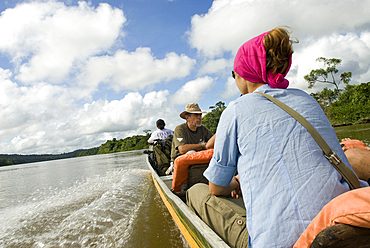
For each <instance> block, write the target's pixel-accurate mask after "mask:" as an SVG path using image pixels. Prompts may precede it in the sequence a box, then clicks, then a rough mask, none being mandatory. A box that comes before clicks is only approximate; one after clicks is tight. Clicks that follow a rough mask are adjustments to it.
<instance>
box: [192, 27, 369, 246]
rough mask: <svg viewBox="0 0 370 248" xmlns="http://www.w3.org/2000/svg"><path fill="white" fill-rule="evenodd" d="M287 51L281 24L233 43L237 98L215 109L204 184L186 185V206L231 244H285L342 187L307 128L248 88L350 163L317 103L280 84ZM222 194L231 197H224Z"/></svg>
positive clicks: (289, 59) (290, 243)
mask: <svg viewBox="0 0 370 248" xmlns="http://www.w3.org/2000/svg"><path fill="white" fill-rule="evenodd" d="M292 54H293V49H292V41H291V40H290V34H289V32H288V31H287V30H285V29H284V28H275V29H273V30H271V31H269V32H266V33H263V34H261V35H259V36H257V37H255V38H253V39H251V40H250V41H247V42H246V43H245V44H243V45H242V46H241V47H240V49H239V50H238V52H237V54H236V57H235V60H234V71H233V72H232V75H233V77H234V78H235V82H236V85H237V87H238V88H239V90H240V92H241V93H242V96H241V97H239V98H238V99H236V100H235V101H233V102H231V103H230V104H229V105H228V107H227V108H226V109H225V110H224V112H223V113H222V115H221V118H220V122H219V124H218V128H217V132H216V140H215V147H214V154H213V157H212V159H211V162H210V163H209V167H208V168H207V169H206V171H205V172H204V176H205V177H206V178H207V179H208V180H209V185H205V184H196V185H194V186H193V187H192V188H190V189H189V190H188V191H187V204H188V205H189V207H190V208H191V209H193V210H194V212H195V213H196V214H198V215H199V216H200V217H201V218H202V219H203V220H204V221H205V222H206V223H207V224H208V225H209V226H210V227H211V228H212V229H213V230H215V232H216V233H217V234H218V235H219V236H220V237H221V238H222V239H223V240H225V241H226V242H227V243H228V244H229V245H230V246H231V247H246V245H247V244H248V247H292V246H293V245H294V243H295V242H296V241H297V239H298V238H299V236H300V235H301V233H302V232H303V231H304V230H305V229H306V227H307V226H308V224H309V223H310V222H311V221H312V219H313V218H314V217H315V216H316V215H317V214H318V213H319V212H320V210H321V209H322V207H323V206H324V205H325V204H327V203H328V202H329V201H330V200H331V199H333V198H334V197H336V196H338V195H340V194H342V193H344V192H347V191H349V185H348V184H347V182H346V181H345V180H342V176H341V174H340V173H339V172H338V171H337V170H336V169H335V168H334V167H333V166H332V164H331V163H330V162H329V161H328V159H326V158H325V157H324V156H323V151H322V149H321V148H320V147H319V145H318V144H317V143H316V141H315V140H314V138H313V137H312V136H311V134H310V133H309V132H308V131H307V130H306V129H305V128H304V127H303V126H302V125H300V124H299V123H298V122H297V121H296V120H295V119H294V118H293V117H291V116H290V115H289V114H288V113H286V112H285V111H284V110H282V109H281V108H280V107H278V106H277V105H275V104H274V103H273V102H271V101H269V100H268V99H267V98H265V97H264V96H262V95H260V94H257V93H254V92H261V93H265V94H268V95H270V96H273V97H274V98H276V99H278V100H280V101H281V102H283V103H285V104H286V105H288V106H289V107H291V108H292V109H294V110H295V111H297V112H298V113H300V114H301V115H302V116H303V117H304V118H305V119H306V120H307V121H309V122H310V123H311V124H312V125H313V126H314V128H315V129H316V130H317V131H318V132H319V133H320V135H321V136H322V137H323V139H324V140H325V141H326V143H328V145H329V146H330V147H331V149H332V150H333V151H334V152H335V153H336V154H337V155H338V157H339V158H340V159H341V160H342V161H343V162H344V163H345V164H346V165H348V166H349V167H350V165H349V163H348V160H347V158H346V156H345V155H344V153H343V151H342V149H341V147H340V145H339V142H338V140H337V137H336V133H335V131H334V129H333V128H332V126H331V124H330V122H329V120H328V119H327V118H326V116H325V113H324V112H323V111H322V109H321V107H320V105H319V104H318V103H317V101H316V100H315V99H313V98H312V97H311V96H310V95H308V94H307V93H305V92H304V91H302V90H298V89H286V88H287V87H288V85H289V82H288V80H287V79H285V75H286V74H287V73H288V71H289V69H290V66H291V62H292ZM236 171H238V175H237V176H235V173H236ZM363 183H365V182H363ZM241 193H242V195H243V197H241ZM230 194H231V195H232V196H236V197H237V198H238V199H234V200H231V199H233V198H230V197H229V198H227V197H226V196H230ZM238 200H239V201H238ZM242 203H244V206H245V209H243V205H242Z"/></svg>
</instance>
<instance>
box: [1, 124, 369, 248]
mask: <svg viewBox="0 0 370 248" xmlns="http://www.w3.org/2000/svg"><path fill="white" fill-rule="evenodd" d="M335 130H336V133H337V136H338V139H339V140H341V139H342V138H352V139H360V140H362V141H364V142H365V143H366V144H367V145H370V124H361V125H353V126H345V127H336V128H335ZM0 223H1V224H0V247H16V248H19V247H133V248H134V247H135V248H137V247H188V245H187V244H186V242H185V241H184V240H183V238H182V236H181V233H180V231H179V229H178V228H177V226H176V224H175V223H174V221H173V220H172V218H171V216H170V214H169V213H168V211H167V209H166V208H165V206H164V204H163V202H162V201H161V199H160V196H159V195H158V193H157V191H156V189H155V187H154V185H153V182H152V179H151V177H150V173H149V170H148V169H147V165H146V155H145V154H143V153H142V151H130V152H120V153H113V154H104V155H95V156H88V157H80V158H72V159H63V160H54V161H47V162H39V163H31V164H23V165H14V166H7V167H0Z"/></svg>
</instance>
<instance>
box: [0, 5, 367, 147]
mask: <svg viewBox="0 0 370 248" xmlns="http://www.w3.org/2000/svg"><path fill="white" fill-rule="evenodd" d="M369 6H370V0H341V1H338V0H306V1H296V0H290V1H271V0H214V1H210V0H121V1H111V0H107V1H104V2H101V1H95V0H94V1H75V0H67V1H48V0H43V1H41V0H28V1H16V0H6V1H2V2H0V154H46V153H52V154H58V153H64V152H71V151H74V150H77V149H88V148H92V147H97V146H100V145H101V144H103V143H105V142H106V141H107V140H111V139H113V138H116V139H123V138H126V137H129V136H132V135H144V134H145V133H144V130H151V132H153V131H155V130H156V126H155V122H156V120H157V119H159V118H162V119H164V120H165V122H166V124H167V125H166V127H167V128H169V129H172V130H173V129H174V128H175V127H176V126H177V125H179V124H181V123H183V122H184V121H183V120H182V119H181V118H180V117H179V114H180V113H181V112H182V111H183V110H184V109H185V105H186V104H187V103H192V102H196V103H198V104H199V106H200V107H201V109H202V110H205V111H210V110H209V107H210V106H214V105H215V104H216V103H217V102H219V101H222V102H224V103H225V104H226V105H228V103H229V102H230V101H232V100H234V99H236V98H237V97H238V96H239V94H240V93H239V92H238V90H237V87H236V85H235V82H234V80H233V79H232V77H231V71H232V70H233V59H234V56H235V54H236V52H237V50H238V48H239V47H240V46H241V45H242V44H243V43H244V42H246V41H247V40H249V39H251V38H253V37H255V36H257V35H259V34H261V33H263V32H265V31H268V30H271V29H273V28H275V27H277V26H281V25H284V26H289V27H290V28H291V29H292V34H291V36H292V37H293V38H295V39H297V40H298V41H299V43H298V44H294V46H293V48H294V54H293V63H292V67H291V70H290V72H289V73H288V75H287V79H288V80H289V81H290V85H289V87H290V88H299V89H301V90H304V91H306V92H307V93H312V92H317V91H321V90H322V89H323V88H324V87H329V88H333V87H332V86H331V85H328V84H316V85H315V86H314V88H313V89H308V87H307V82H306V81H305V80H304V79H303V76H304V75H306V74H308V73H309V72H310V71H311V70H312V69H318V68H321V67H323V64H322V63H320V62H317V61H316V59H317V58H318V57H326V58H340V59H342V63H341V65H339V66H338V69H339V71H340V72H344V71H351V72H352V75H353V76H352V80H351V82H350V83H351V84H360V83H365V82H369V81H370V8H369Z"/></svg>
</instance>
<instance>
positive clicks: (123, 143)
mask: <svg viewBox="0 0 370 248" xmlns="http://www.w3.org/2000/svg"><path fill="white" fill-rule="evenodd" d="M149 137H150V133H147V135H134V136H132V137H127V138H125V139H120V140H117V139H116V138H114V139H113V140H108V141H107V142H105V143H104V144H102V145H101V146H100V147H99V150H98V152H97V154H105V153H112V152H123V151H131V150H139V149H145V148H148V147H149V145H148V142H147V141H148V139H149Z"/></svg>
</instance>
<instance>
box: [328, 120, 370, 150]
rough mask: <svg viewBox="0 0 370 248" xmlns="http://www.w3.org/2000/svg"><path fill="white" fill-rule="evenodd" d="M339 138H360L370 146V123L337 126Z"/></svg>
mask: <svg viewBox="0 0 370 248" xmlns="http://www.w3.org/2000/svg"><path fill="white" fill-rule="evenodd" d="M334 129H335V132H336V134H337V137H338V140H339V141H341V140H342V139H344V138H351V139H358V140H361V141H362V142H364V143H365V144H366V145H367V146H370V123H366V124H357V125H350V126H343V127H335V128H334Z"/></svg>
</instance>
